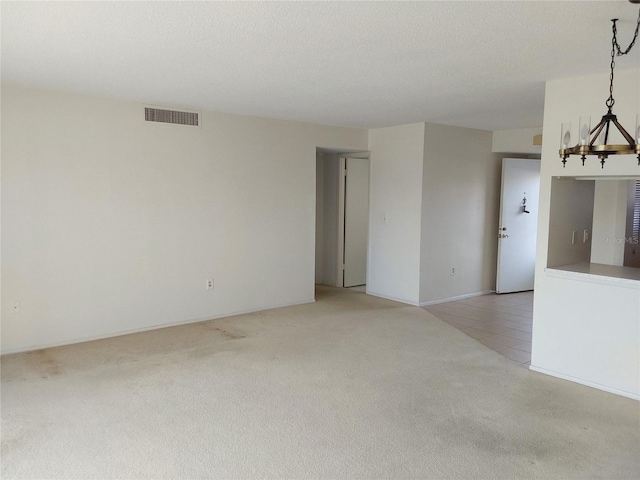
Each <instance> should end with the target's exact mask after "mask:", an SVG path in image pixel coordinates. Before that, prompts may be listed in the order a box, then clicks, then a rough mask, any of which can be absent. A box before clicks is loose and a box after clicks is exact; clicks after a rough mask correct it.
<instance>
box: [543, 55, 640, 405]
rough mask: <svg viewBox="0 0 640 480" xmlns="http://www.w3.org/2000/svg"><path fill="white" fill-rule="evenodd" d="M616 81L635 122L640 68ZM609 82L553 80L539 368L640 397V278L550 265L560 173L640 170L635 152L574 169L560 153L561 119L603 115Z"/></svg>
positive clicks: (627, 118) (624, 119)
mask: <svg viewBox="0 0 640 480" xmlns="http://www.w3.org/2000/svg"><path fill="white" fill-rule="evenodd" d="M636 52H638V54H639V55H640V49H636ZM636 58H639V57H636ZM623 60H624V59H623ZM636 65H637V63H636ZM615 82H616V83H615V94H616V100H617V101H616V105H615V113H616V114H617V116H618V120H619V121H620V122H621V123H622V125H631V126H633V125H634V124H635V116H636V114H637V112H638V111H640V69H638V68H631V69H624V68H619V69H618V70H616V77H615ZM608 83H609V73H608V72H602V73H600V74H596V75H587V76H581V77H572V78H564V79H557V80H551V81H548V82H547V84H546V90H545V107H544V127H543V138H544V141H543V145H542V163H541V175H540V205H539V211H540V215H539V219H538V243H537V251H536V280H535V295H534V308H533V346H532V354H531V369H532V370H536V371H539V372H544V373H547V374H550V375H554V376H557V377H561V378H565V379H569V380H572V381H576V382H579V383H583V384H586V385H590V386H593V387H596V388H600V389H603V390H607V391H610V392H615V393H618V394H622V395H626V396H629V397H632V398H640V342H639V341H638V339H639V338H640V302H639V301H638V298H640V285H639V284H638V283H633V282H626V283H625V282H615V281H611V282H609V283H603V282H602V281H600V282H596V281H594V280H593V279H592V280H591V281H587V280H584V279H583V280H579V279H577V278H559V277H558V276H554V272H553V271H550V270H549V269H547V259H548V248H549V243H548V239H549V228H550V226H549V225H550V209H551V181H552V178H553V177H576V176H586V177H595V178H598V177H602V176H616V175H618V176H626V177H637V176H638V164H637V159H636V158H635V157H634V156H633V155H625V156H617V157H615V158H610V159H609V160H607V162H606V163H605V165H604V168H601V166H600V163H599V161H598V159H597V158H595V157H589V158H588V159H587V161H586V163H585V166H584V167H583V166H582V164H581V162H580V159H579V158H577V157H571V158H569V159H568V161H567V165H566V168H563V167H562V163H561V161H560V159H559V158H558V148H559V145H558V143H559V140H560V139H559V132H560V127H561V124H562V123H563V122H572V124H574V125H575V124H577V121H578V118H579V117H580V116H581V115H587V114H588V115H591V119H592V123H593V122H594V121H598V120H599V119H600V117H601V115H602V114H603V113H604V110H605V106H604V98H606V93H607V91H606V86H607V85H608ZM575 133H576V132H574V135H575ZM574 138H575V136H574ZM614 280H615V279H614Z"/></svg>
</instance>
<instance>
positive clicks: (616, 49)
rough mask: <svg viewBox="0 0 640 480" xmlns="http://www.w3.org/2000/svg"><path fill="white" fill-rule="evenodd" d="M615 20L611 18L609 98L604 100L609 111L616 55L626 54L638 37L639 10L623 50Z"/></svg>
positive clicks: (613, 102) (610, 108)
mask: <svg viewBox="0 0 640 480" xmlns="http://www.w3.org/2000/svg"><path fill="white" fill-rule="evenodd" d="M617 21H618V19H617V18H614V19H612V20H611V22H612V23H613V25H612V27H611V29H612V30H613V38H612V39H611V74H610V75H609V98H608V99H607V101H606V105H607V108H608V109H609V113H611V110H612V108H613V105H614V104H615V103H616V101H615V100H614V98H613V69H614V68H615V67H616V56H618V57H621V56H622V55H626V54H627V53H629V52H630V51H631V49H632V48H633V46H634V45H635V43H636V39H637V38H638V31H639V30H640V10H639V11H638V21H637V22H636V31H635V32H634V34H633V39H632V40H631V43H630V44H629V46H628V47H627V48H626V49H625V50H624V51H623V50H622V48H620V44H619V43H618V28H617V27H616V22H617Z"/></svg>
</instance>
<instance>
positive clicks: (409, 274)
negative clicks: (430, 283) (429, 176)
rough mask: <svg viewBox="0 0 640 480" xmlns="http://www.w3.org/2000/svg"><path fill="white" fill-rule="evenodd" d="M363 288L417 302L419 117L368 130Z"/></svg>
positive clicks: (421, 139)
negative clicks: (367, 217)
mask: <svg viewBox="0 0 640 480" xmlns="http://www.w3.org/2000/svg"><path fill="white" fill-rule="evenodd" d="M369 150H370V151H371V155H370V178H371V180H370V181H371V184H370V187H371V188H370V199H371V201H370V222H369V258H368V268H367V293H369V294H371V295H376V296H380V297H384V298H390V299H394V300H399V301H402V302H405V303H409V304H412V305H417V304H418V303H419V302H420V225H421V207H422V169H423V163H424V123H414V124H410V125H402V126H397V127H388V128H377V129H373V130H370V131H369Z"/></svg>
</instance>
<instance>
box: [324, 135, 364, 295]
mask: <svg viewBox="0 0 640 480" xmlns="http://www.w3.org/2000/svg"><path fill="white" fill-rule="evenodd" d="M368 243H369V153H368V152H344V151H335V150H332V149H326V148H318V149H317V152H316V249H315V266H316V272H315V283H316V284H317V285H329V286H332V287H351V288H353V289H354V290H357V291H362V292H364V291H366V277H367V273H366V271H367V258H368Z"/></svg>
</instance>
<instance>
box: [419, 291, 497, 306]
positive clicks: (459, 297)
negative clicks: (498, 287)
mask: <svg viewBox="0 0 640 480" xmlns="http://www.w3.org/2000/svg"><path fill="white" fill-rule="evenodd" d="M490 293H491V290H485V291H484V292H474V293H466V294H464V295H457V296H455V297H449V298H443V299H440V300H430V301H428V302H420V306H421V307H426V306H428V305H437V304H438V303H447V302H455V301H456V300H464V299H465V298H472V297H480V296H482V295H489V294H490Z"/></svg>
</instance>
